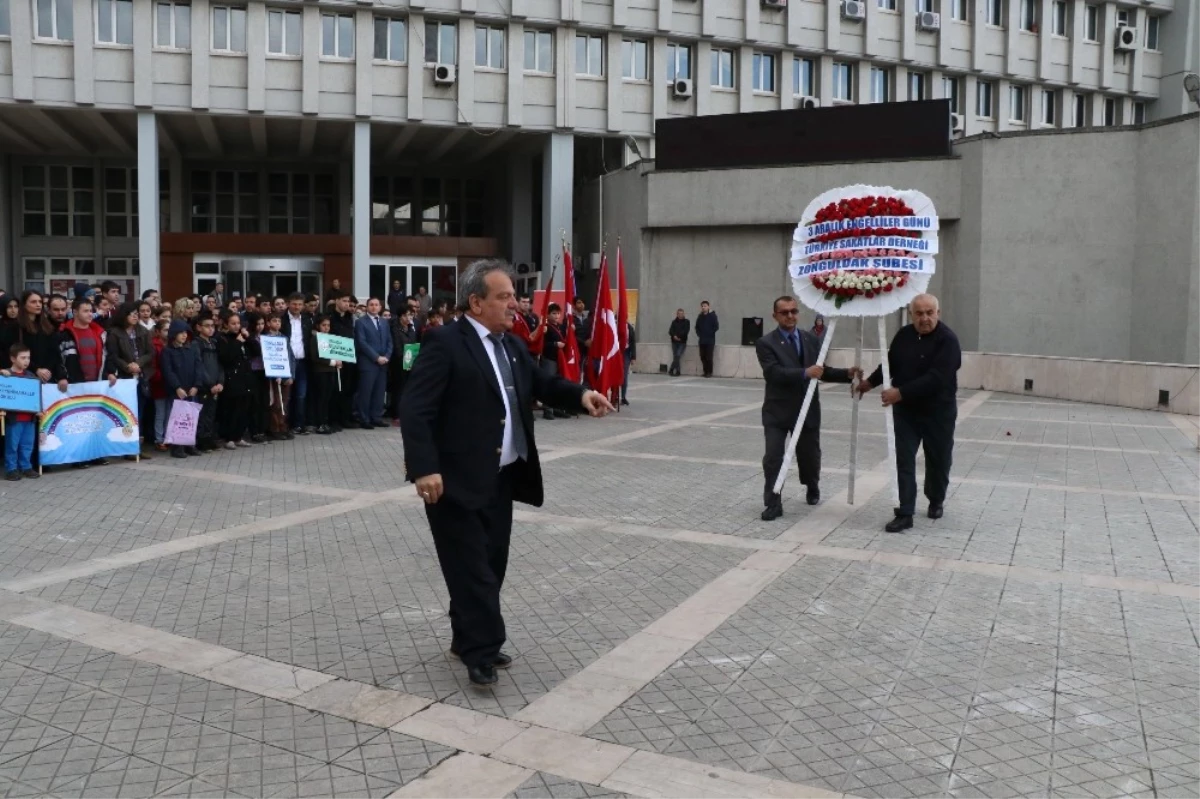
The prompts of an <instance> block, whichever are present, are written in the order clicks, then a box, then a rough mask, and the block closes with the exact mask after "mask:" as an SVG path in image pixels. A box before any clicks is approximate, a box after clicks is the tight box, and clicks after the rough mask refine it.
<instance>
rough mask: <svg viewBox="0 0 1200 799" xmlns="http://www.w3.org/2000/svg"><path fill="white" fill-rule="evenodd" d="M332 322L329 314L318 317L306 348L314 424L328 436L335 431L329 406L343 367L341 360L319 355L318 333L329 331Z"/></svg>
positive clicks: (322, 433)
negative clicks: (338, 373)
mask: <svg viewBox="0 0 1200 799" xmlns="http://www.w3.org/2000/svg"><path fill="white" fill-rule="evenodd" d="M330 327H331V322H330V319H329V317H328V316H319V317H317V321H316V323H315V324H314V325H313V331H312V339H311V341H309V343H308V346H307V347H306V349H305V357H306V359H307V360H308V369H309V375H310V376H311V378H310V379H311V380H312V382H313V389H314V392H313V408H312V410H313V424H315V425H316V426H317V432H318V433H320V434H321V435H323V436H327V435H329V434H330V433H332V432H333V430H332V429H330V427H329V406H330V403H331V402H333V397H334V395H335V394H336V393H337V370H338V369H340V368H341V367H342V362H341V361H336V360H331V359H329V358H322V357H320V356H319V355H317V334H318V333H328V332H329V331H330Z"/></svg>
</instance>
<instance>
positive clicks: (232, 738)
mask: <svg viewBox="0 0 1200 799" xmlns="http://www.w3.org/2000/svg"><path fill="white" fill-rule="evenodd" d="M840 388H841V387H834V388H833V389H831V390H828V391H827V392H826V394H825V397H823V400H822V404H823V406H824V431H823V449H824V467H825V473H824V478H823V480H822V491H823V495H824V501H823V503H822V504H821V505H820V506H818V507H816V508H810V507H808V506H807V505H804V504H803V503H802V502H797V501H796V499H795V496H796V491H795V488H796V486H795V484H794V483H793V484H791V485H790V486H789V489H788V490H787V492H786V493H787V497H788V499H787V502H786V506H785V511H786V515H785V517H784V518H783V519H782V520H780V521H778V522H774V523H763V522H761V521H760V520H758V516H757V514H758V512H759V510H760V509H761V508H760V501H761V489H762V476H761V471H760V467H759V466H758V462H759V461H760V459H761V455H762V453H761V442H762V435H761V431H760V429H759V427H758V410H757V404H756V403H757V402H758V401H759V399H760V396H761V384H759V383H755V382H752V381H737V380H722V379H713V380H700V379H696V378H684V379H674V380H671V379H665V378H659V377H646V376H639V377H638V378H637V382H636V384H635V385H634V386H633V387H632V389H631V393H630V399H631V401H632V403H633V404H632V405H631V406H630V407H629V408H627V409H625V411H624V413H622V414H620V415H619V416H616V417H615V418H610V419H606V420H601V421H595V420H586V419H579V420H555V421H552V422H541V421H539V423H538V430H537V433H538V437H539V444H540V445H541V448H542V450H543V453H544V456H545V460H546V467H545V472H546V479H547V502H546V506H545V507H544V508H541V509H526V510H524V511H522V512H519V513H518V514H517V520H516V523H515V527H514V538H513V551H512V559H511V567H510V571H509V576H508V580H507V582H506V586H505V592H504V601H505V605H506V607H505V612H506V620H507V625H508V634H509V644H508V647H507V650H508V651H510V652H511V653H512V654H513V655H514V657H515V658H516V660H515V663H514V666H513V668H512V669H510V670H509V671H508V672H506V673H504V674H502V676H501V681H500V683H499V685H498V686H497V687H496V688H495V690H493V691H486V692H481V691H478V690H475V689H472V688H471V687H470V685H469V684H468V683H467V682H466V680H465V675H464V674H463V673H462V668H461V665H460V664H458V663H457V661H455V660H453V659H451V658H450V657H449V656H448V655H447V654H446V651H445V650H446V646H447V645H448V643H449V624H448V621H447V619H446V616H445V610H446V596H445V590H444V587H443V586H442V583H441V578H440V574H439V572H438V567H437V562H436V556H435V553H434V551H433V547H432V543H431V541H430V539H429V534H428V528H427V526H426V524H425V520H424V514H423V512H422V510H421V508H420V507H419V505H418V504H417V503H416V502H415V499H414V497H412V495H411V490H410V489H409V488H406V487H404V486H403V485H402V480H403V452H402V446H401V441H400V437H399V435H398V431H396V430H383V431H377V432H375V433H368V432H365V431H361V432H360V431H352V432H348V433H345V434H342V435H341V436H340V437H335V438H326V437H315V436H314V437H310V438H301V439H298V440H296V441H294V442H289V443H277V444H271V445H266V446H262V447H256V448H254V449H252V450H249V451H246V452H230V453H225V452H221V453H217V454H213V455H208V456H205V457H204V458H196V459H189V460H187V461H179V462H176V461H172V462H169V463H168V462H166V461H165V460H162V459H155V460H154V461H152V462H149V463H144V464H136V465H135V464H128V463H124V462H122V463H115V464H112V465H110V466H107V467H104V468H95V469H91V470H87V471H73V470H67V471H63V472H59V473H55V474H53V475H49V476H47V478H46V479H43V480H42V481H39V482H37V483H33V482H22V483H17V484H6V485H5V486H4V488H0V509H3V511H4V527H3V530H2V531H0V794H3V795H11V796H25V795H30V796H34V795H36V796H85V795H87V796H94V795H120V796H134V797H140V796H331V795H353V796H362V795H379V796H386V795H391V794H396V795H399V796H444V795H459V796H470V795H474V796H506V797H521V798H524V797H623V796H645V797H650V796H829V795H840V794H848V795H856V796H1014V795H1021V796H1027V795H1028V796H1050V795H1053V796H1124V795H1139V796H1195V795H1197V794H1200V692H1198V691H1197V688H1198V687H1200V685H1198V683H1200V680H1198V676H1197V675H1198V671H1197V667H1198V666H1200V645H1198V643H1197V625H1198V624H1200V548H1198V546H1197V544H1198V543H1200V537H1198V535H1197V521H1198V514H1200V510H1198V507H1197V499H1198V497H1197V481H1198V479H1200V477H1198V475H1200V463H1198V458H1197V451H1196V449H1195V444H1194V442H1193V441H1191V440H1189V439H1188V437H1187V436H1186V435H1185V434H1184V433H1182V432H1181V427H1179V426H1177V425H1176V424H1174V423H1173V421H1172V420H1171V419H1170V418H1167V417H1165V416H1164V415H1163V414H1158V413H1152V412H1143V411H1132V410H1127V409H1117V408H1106V407H1102V406H1088V405H1080V404H1075V403H1067V402H1058V401H1053V400H1039V399H1034V398H1027V397H1019V396H1000V395H990V394H987V393H980V392H970V391H966V392H963V393H962V397H961V399H960V407H961V410H960V413H961V418H960V422H959V426H958V445H957V447H956V450H955V473H954V480H953V482H952V487H951V496H950V497H949V499H948V503H947V513H946V516H945V517H944V518H943V519H941V520H939V521H936V522H933V521H930V520H928V519H924V518H919V519H918V520H917V526H916V528H915V529H914V530H912V531H911V532H910V533H909V534H907V535H900V536H894V535H887V534H884V533H883V532H882V531H881V526H882V523H883V522H884V521H886V519H887V517H888V516H889V515H890V508H891V506H892V501H891V499H890V496H889V494H890V490H889V488H888V486H887V482H886V470H885V469H883V468H881V464H882V463H883V461H884V460H885V455H886V448H885V443H884V441H885V439H884V437H883V418H882V413H881V412H880V410H879V409H878V407H877V406H876V405H874V403H871V402H869V401H868V402H866V403H864V405H863V407H862V409H861V410H862V416H861V425H862V432H863V436H862V437H861V438H860V441H859V465H858V469H859V472H858V476H859V481H858V486H859V489H858V497H857V503H856V504H855V505H854V506H850V505H847V504H846V502H845V497H846V486H847V480H848V473H847V472H848V466H849V459H848V455H849V438H848V435H847V433H846V430H847V429H848V427H849V418H850V408H851V404H850V401H849V399H848V398H847V396H846V394H845V392H844V390H839V389H840Z"/></svg>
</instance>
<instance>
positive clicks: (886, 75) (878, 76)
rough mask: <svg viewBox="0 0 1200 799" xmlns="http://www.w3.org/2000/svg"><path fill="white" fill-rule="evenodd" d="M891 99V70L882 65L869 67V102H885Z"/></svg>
mask: <svg viewBox="0 0 1200 799" xmlns="http://www.w3.org/2000/svg"><path fill="white" fill-rule="evenodd" d="M891 99H892V75H891V72H890V71H889V70H887V69H884V68H883V67H871V102H873V103H886V102H888V101H889V100H891Z"/></svg>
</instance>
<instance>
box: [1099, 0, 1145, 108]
mask: <svg viewBox="0 0 1200 799" xmlns="http://www.w3.org/2000/svg"><path fill="white" fill-rule="evenodd" d="M1101 11H1102V13H1103V15H1104V18H1103V19H1102V20H1101V25H1100V88H1101V89H1110V88H1112V85H1113V56H1114V53H1113V42H1115V41H1116V31H1117V7H1116V5H1115V4H1113V3H1105V4H1104V5H1103V6H1101ZM1139 44H1140V42H1139Z"/></svg>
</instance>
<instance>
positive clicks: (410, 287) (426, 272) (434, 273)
mask: <svg viewBox="0 0 1200 799" xmlns="http://www.w3.org/2000/svg"><path fill="white" fill-rule="evenodd" d="M371 271H372V272H373V273H374V274H375V275H376V276H377V277H376V280H378V278H379V277H382V276H384V275H386V277H387V283H386V289H385V290H383V291H382V293H380V289H381V288H382V286H376V285H372V287H371V293H372V295H374V296H378V297H379V298H380V299H384V298H386V297H387V295H388V294H390V293H391V291H392V288H393V286H394V285H395V283H396V282H397V281H399V283H400V290H401V291H402V292H404V293H405V294H406V295H407V296H410V297H414V296H416V295H417V294H418V293H419V290H420V289H422V288H424V289H425V291H426V293H427V294H429V295H430V296H431V297H433V307H435V308H436V307H437V304H438V303H439V302H441V301H442V300H445V301H446V302H449V303H450V305H451V307H453V305H454V295H455V291H457V289H458V267H457V266H455V265H452V264H444V265H443V264H433V265H431V264H380V263H376V264H373V265H372V266H371Z"/></svg>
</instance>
